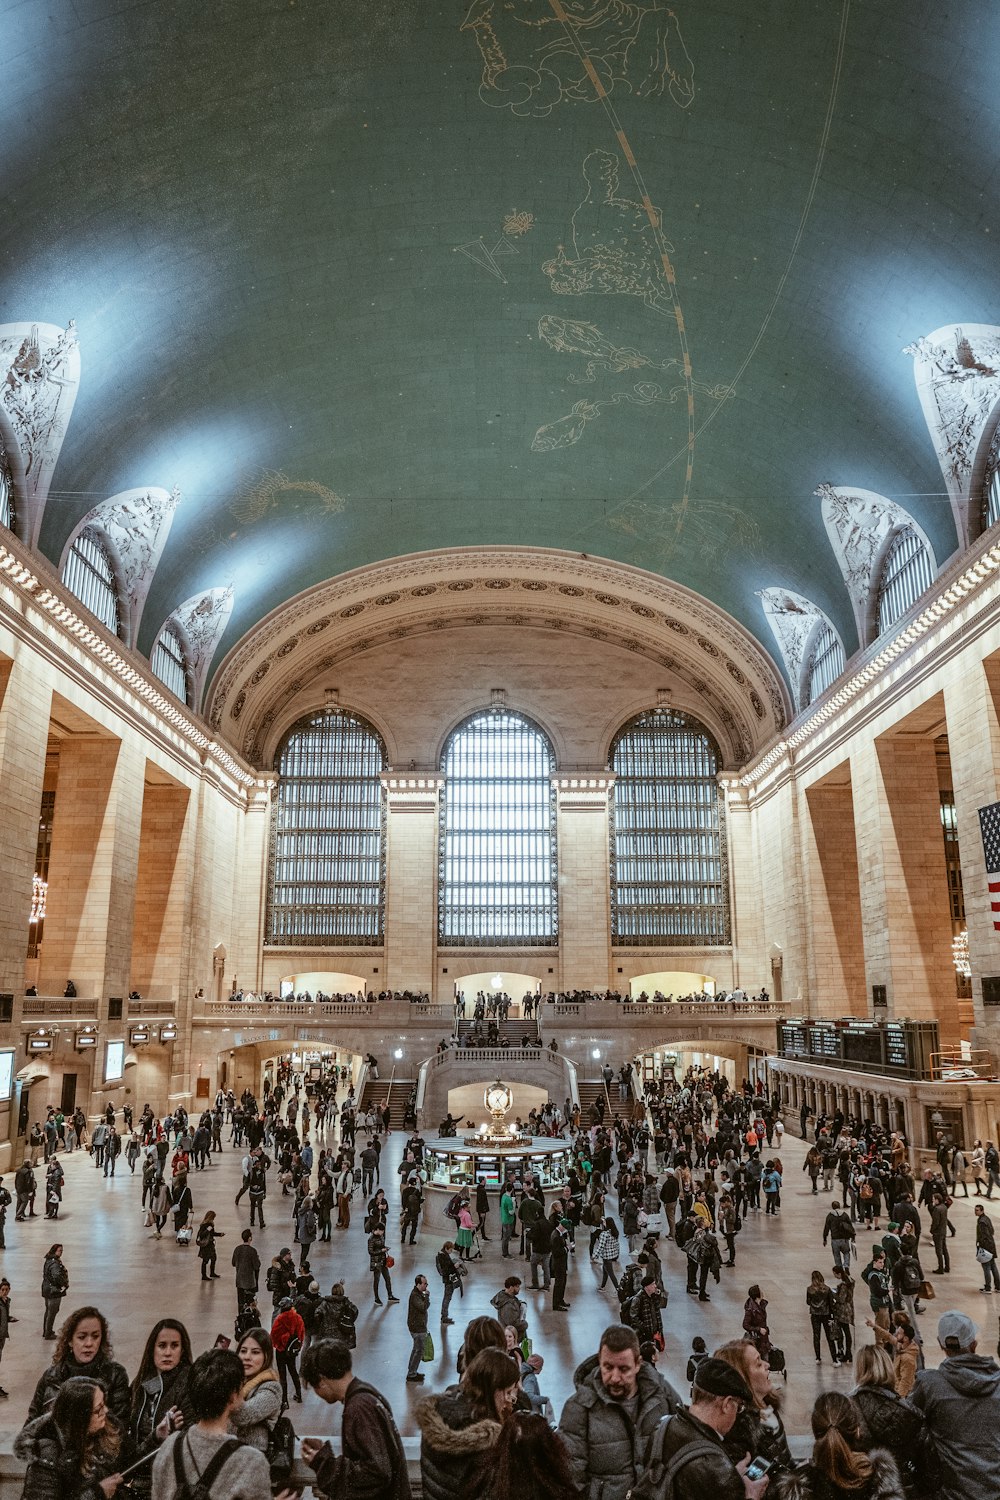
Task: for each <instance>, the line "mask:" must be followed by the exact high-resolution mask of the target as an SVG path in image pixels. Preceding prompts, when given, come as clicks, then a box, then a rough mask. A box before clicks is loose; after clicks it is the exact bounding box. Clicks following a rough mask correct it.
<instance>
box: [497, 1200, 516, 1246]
mask: <svg viewBox="0 0 1000 1500" xmlns="http://www.w3.org/2000/svg"><path fill="white" fill-rule="evenodd" d="M516 1224H517V1207H516V1205H515V1203H514V1189H513V1188H512V1187H511V1185H510V1183H509V1182H505V1183H504V1185H503V1192H502V1193H501V1194H500V1254H501V1255H503V1256H505V1257H506V1258H507V1259H508V1260H509V1259H510V1237H511V1235H512V1234H513V1233H514V1226H515V1225H516Z"/></svg>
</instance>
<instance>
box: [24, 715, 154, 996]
mask: <svg viewBox="0 0 1000 1500" xmlns="http://www.w3.org/2000/svg"><path fill="white" fill-rule="evenodd" d="M144 765H145V761H144V756H143V754H142V752H141V749H140V746H139V744H138V742H137V741H132V740H131V739H126V740H118V739H115V738H113V737H112V736H110V735H98V734H93V735H90V734H88V735H71V736H69V737H68V738H66V739H64V740H63V741H62V742H61V744H60V747H59V777H58V781H57V783H56V803H55V816H54V818H53V821H52V852H51V856H50V860H49V891H48V912H47V914H46V918H45V936H44V939H43V942H42V950H41V968H40V976H39V985H38V988H39V990H40V991H41V992H42V993H47V994H50V995H61V994H62V992H63V988H64V986H65V984H66V980H67V979H70V978H71V979H73V981H74V982H75V984H76V988H77V992H78V993H79V994H80V995H86V996H91V995H96V996H97V997H98V998H99V999H100V1000H101V1001H102V1006H101V1014H102V1015H104V1016H106V1014H107V1010H106V1006H107V997H108V996H109V995H120V996H122V997H125V996H127V994H128V987H129V965H130V962H131V957H132V923H133V915H134V906H135V890H136V876H137V872H138V864H139V833H140V824H141V818H142V790H143V771H144Z"/></svg>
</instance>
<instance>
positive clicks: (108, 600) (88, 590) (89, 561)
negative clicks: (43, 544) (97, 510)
mask: <svg viewBox="0 0 1000 1500" xmlns="http://www.w3.org/2000/svg"><path fill="white" fill-rule="evenodd" d="M62 578H63V583H64V584H65V585H66V587H67V588H68V589H69V591H70V593H71V594H75V595H76V597H77V598H78V599H79V601H80V603H81V604H82V605H84V607H85V608H86V609H89V610H90V613H91V614H92V615H96V617H97V619H99V620H100V622H101V624H102V625H106V626H107V628H108V629H109V630H110V631H111V633H112V634H113V635H118V636H120V635H121V611H120V609H119V604H118V586H117V584H116V583H115V575H114V569H113V568H112V566H111V559H110V557H109V556H108V550H107V548H106V547H105V545H104V542H103V541H102V539H101V537H100V536H99V535H98V534H97V532H96V531H93V530H91V528H90V527H89V526H85V527H84V529H83V530H82V531H81V532H80V535H79V536H78V537H77V539H76V541H75V542H74V543H73V545H72V547H71V548H70V549H69V556H68V557H67V559H66V565H65V567H64V568H63V574H62Z"/></svg>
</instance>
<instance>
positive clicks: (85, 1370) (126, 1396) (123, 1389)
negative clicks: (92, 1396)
mask: <svg viewBox="0 0 1000 1500" xmlns="http://www.w3.org/2000/svg"><path fill="white" fill-rule="evenodd" d="M73 1375H85V1376H86V1377H87V1379H88V1380H99V1381H100V1382H101V1385H102V1386H103V1387H104V1392H105V1395H106V1396H107V1398H108V1406H109V1407H110V1409H111V1415H112V1416H113V1417H114V1418H115V1420H116V1421H117V1422H118V1423H119V1425H120V1426H121V1427H122V1429H123V1430H124V1429H125V1428H126V1427H127V1426H128V1420H129V1414H130V1412H131V1409H132V1394H131V1391H130V1390H129V1384H128V1376H127V1375H126V1373H125V1371H124V1369H123V1368H122V1366H121V1365H120V1364H118V1363H117V1361H115V1360H113V1359H108V1358H107V1356H106V1355H104V1354H99V1355H98V1356H97V1358H96V1359H92V1360H91V1362H90V1364H89V1365H81V1364H78V1363H77V1361H76V1360H75V1359H74V1358H73V1356H72V1355H68V1356H67V1358H66V1359H64V1360H63V1361H62V1363H61V1364H58V1365H49V1368H48V1369H47V1370H46V1371H45V1373H44V1374H43V1375H42V1377H41V1379H40V1380H39V1382H38V1384H37V1385H36V1386H35V1394H34V1395H33V1396H32V1398H31V1405H30V1406H29V1407H28V1420H29V1421H32V1420H33V1419H34V1418H35V1417H40V1416H41V1415H42V1414H43V1412H46V1411H47V1410H48V1408H49V1407H50V1406H51V1405H52V1403H53V1401H54V1400H55V1399H56V1397H57V1396H58V1394H59V1389H60V1387H61V1386H62V1384H63V1382H64V1381H66V1380H69V1379H70V1377H71V1376H73Z"/></svg>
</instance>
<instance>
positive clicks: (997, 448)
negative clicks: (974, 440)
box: [983, 423, 1000, 531]
mask: <svg viewBox="0 0 1000 1500" xmlns="http://www.w3.org/2000/svg"><path fill="white" fill-rule="evenodd" d="M998 521H1000V423H998V424H997V430H996V432H995V433H994V434H993V441H992V443H991V444H990V451H989V456H988V457H987V459H986V478H985V481H984V483H983V530H984V531H985V530H986V528H987V527H988V526H995V525H996V523H997V522H998Z"/></svg>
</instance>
